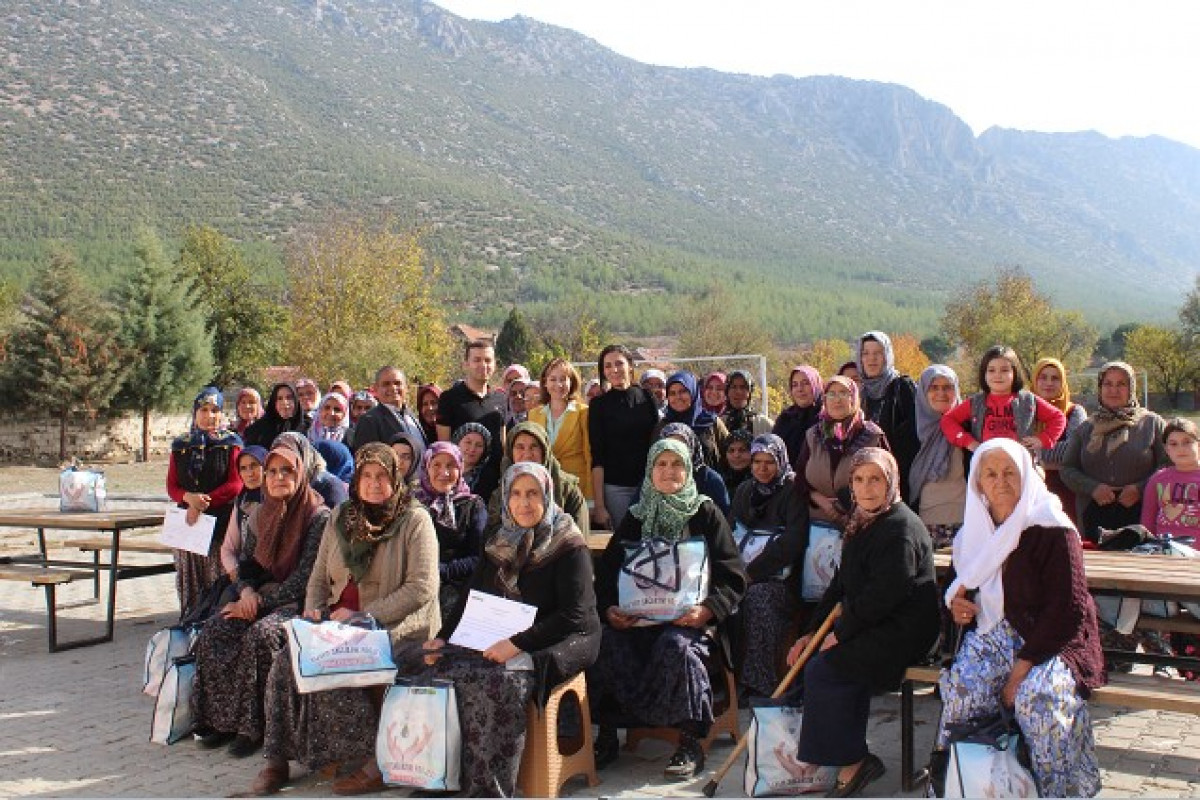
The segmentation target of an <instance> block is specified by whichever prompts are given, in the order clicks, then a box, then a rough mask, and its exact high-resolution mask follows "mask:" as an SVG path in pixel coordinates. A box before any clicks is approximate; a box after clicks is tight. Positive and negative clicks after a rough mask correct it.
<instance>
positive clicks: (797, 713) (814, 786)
mask: <svg viewBox="0 0 1200 800" xmlns="http://www.w3.org/2000/svg"><path fill="white" fill-rule="evenodd" d="M750 712H751V718H750V733H749V740H748V741H749V743H748V746H747V748H746V772H745V777H744V780H743V785H742V789H743V790H744V791H745V793H746V796H747V797H787V796H792V795H799V794H812V793H817V792H819V793H822V794H824V793H825V792H827V791H829V790H830V789H832V788H833V785H834V784H835V783H837V774H838V768H837V767H821V766H816V765H815V764H803V763H801V762H800V760H799V759H798V758H797V757H796V747H797V743H798V742H799V741H800V726H801V724H802V723H803V719H804V713H803V711H802V710H801V709H799V708H793V707H791V706H784V705H780V704H778V703H775V702H770V701H766V702H763V703H761V704H756V705H754V706H753V707H752V708H751V709H750Z"/></svg>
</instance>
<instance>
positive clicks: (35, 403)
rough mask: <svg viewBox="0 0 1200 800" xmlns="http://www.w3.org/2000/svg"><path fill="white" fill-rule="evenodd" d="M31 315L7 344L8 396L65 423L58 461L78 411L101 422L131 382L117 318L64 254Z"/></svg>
mask: <svg viewBox="0 0 1200 800" xmlns="http://www.w3.org/2000/svg"><path fill="white" fill-rule="evenodd" d="M24 312H25V315H24V318H23V319H22V321H21V322H20V323H19V324H18V326H17V328H16V329H15V330H14V331H13V333H12V335H11V336H10V337H9V341H8V361H7V363H6V365H5V366H6V369H5V376H4V377H5V383H6V384H7V386H8V392H7V393H6V395H7V397H8V398H9V399H10V401H11V402H13V403H14V404H15V405H16V406H17V407H21V406H24V407H26V408H40V409H45V410H47V411H49V412H50V413H51V414H52V415H53V416H54V417H55V418H56V419H57V420H58V423H59V428H58V430H59V434H58V456H59V458H60V459H65V458H66V457H67V421H68V419H69V417H70V415H71V413H72V412H76V411H84V412H86V413H88V414H89V415H92V416H94V415H95V414H96V413H97V412H99V411H103V410H104V409H106V408H108V406H109V403H110V402H111V400H112V398H113V395H114V394H116V391H117V389H118V388H119V386H120V385H121V381H122V378H123V377H124V364H125V359H124V355H123V354H122V352H121V351H120V349H119V348H118V347H117V343H116V329H117V326H116V319H115V315H114V314H113V312H112V310H111V308H109V307H108V306H107V305H106V304H105V303H103V302H102V301H101V300H100V298H99V297H98V296H97V295H96V294H95V293H94V292H93V291H92V290H91V289H90V288H89V287H88V284H87V283H86V281H85V280H84V278H83V276H82V275H81V274H80V272H79V270H78V268H77V267H76V265H75V259H74V256H72V255H71V254H69V253H67V252H65V251H59V252H55V253H54V254H52V255H51V256H50V259H49V261H48V262H47V263H46V265H45V266H44V267H43V268H42V269H41V270H39V271H38V273H37V275H36V276H35V277H34V280H33V283H32V285H31V287H30V290H29V292H28V294H27V295H26V298H25V303H24Z"/></svg>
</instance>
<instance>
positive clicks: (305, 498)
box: [251, 439, 325, 582]
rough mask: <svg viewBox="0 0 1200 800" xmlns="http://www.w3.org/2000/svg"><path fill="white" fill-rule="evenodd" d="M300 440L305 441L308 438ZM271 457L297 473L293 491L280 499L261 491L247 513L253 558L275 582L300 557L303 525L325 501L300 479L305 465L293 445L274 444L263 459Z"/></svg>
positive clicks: (285, 574) (292, 566)
mask: <svg viewBox="0 0 1200 800" xmlns="http://www.w3.org/2000/svg"><path fill="white" fill-rule="evenodd" d="M304 441H305V443H307V441H308V440H307V439H306V440H304ZM272 459H280V460H282V461H283V462H284V463H285V464H287V465H288V466H289V467H291V468H292V469H294V470H296V472H297V473H298V474H299V480H298V481H297V482H296V491H295V492H294V493H292V495H291V496H290V497H288V498H285V499H282V500H280V499H277V498H274V497H272V496H271V494H270V492H263V501H262V504H261V505H259V507H258V508H256V509H254V512H253V513H252V514H251V520H252V522H253V524H254V531H255V533H256V534H257V536H258V539H257V541H256V542H255V546H254V560H255V561H256V562H258V564H259V565H260V566H261V567H262V568H263V569H265V570H266V571H267V572H270V573H271V575H272V577H273V578H274V579H275V581H276V582H281V581H283V580H285V579H286V578H287V577H288V576H289V575H290V574H291V573H292V570H293V569H295V567H296V563H297V562H298V561H299V560H300V551H301V550H302V549H303V547H304V532H305V529H306V528H307V527H308V523H309V522H310V521H311V520H312V518H313V515H315V514H316V513H317V511H319V510H320V509H321V508H322V507H323V506H324V505H325V501H324V500H322V499H321V495H319V494H317V492H316V490H315V489H313V488H312V486H310V485H309V484H308V482H307V481H306V480H304V476H305V475H306V474H307V473H308V469H309V465H308V464H306V463H305V462H304V459H303V458H302V457H301V455H300V454H299V453H298V452H297V451H296V449H295V448H293V447H289V446H286V445H283V444H277V445H275V446H274V447H272V448H271V452H270V453H269V454H268V455H267V463H268V464H270V463H271V460H272Z"/></svg>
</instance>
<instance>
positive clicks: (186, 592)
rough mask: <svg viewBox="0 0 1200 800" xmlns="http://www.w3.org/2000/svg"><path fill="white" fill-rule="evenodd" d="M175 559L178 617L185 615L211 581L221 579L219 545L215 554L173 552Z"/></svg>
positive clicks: (210, 584) (184, 551)
mask: <svg viewBox="0 0 1200 800" xmlns="http://www.w3.org/2000/svg"><path fill="white" fill-rule="evenodd" d="M172 553H173V554H174V558H175V592H176V594H178V595H179V615H180V616H181V617H182V616H183V615H185V614H187V612H188V609H190V608H191V607H192V606H193V605H195V604H196V601H197V600H198V599H200V596H201V595H202V594H204V591H205V590H206V589H208V587H209V586H212V584H213V581H215V580H216V579H217V578H219V577H221V573H222V569H221V553H220V545H217V552H216V553H215V554H212V555H207V556H202V555H198V554H196V553H189V552H188V551H187V550H179V549H176V550H173V551H172Z"/></svg>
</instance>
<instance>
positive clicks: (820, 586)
mask: <svg viewBox="0 0 1200 800" xmlns="http://www.w3.org/2000/svg"><path fill="white" fill-rule="evenodd" d="M841 563H842V532H841V531H839V530H838V529H837V528H835V527H834V526H833V525H830V524H829V523H828V522H818V521H816V520H814V521H812V522H811V523H809V526H808V549H807V550H805V551H804V573H803V575H802V577H801V583H800V596H801V597H802V598H803V599H804V600H805V601H806V602H813V601H815V600H820V599H821V596H822V595H824V594H825V590H826V589H828V588H829V584H830V582H831V581H832V580H833V574H834V573H835V572H837V569H838V566H839V565H840V564H841Z"/></svg>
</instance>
